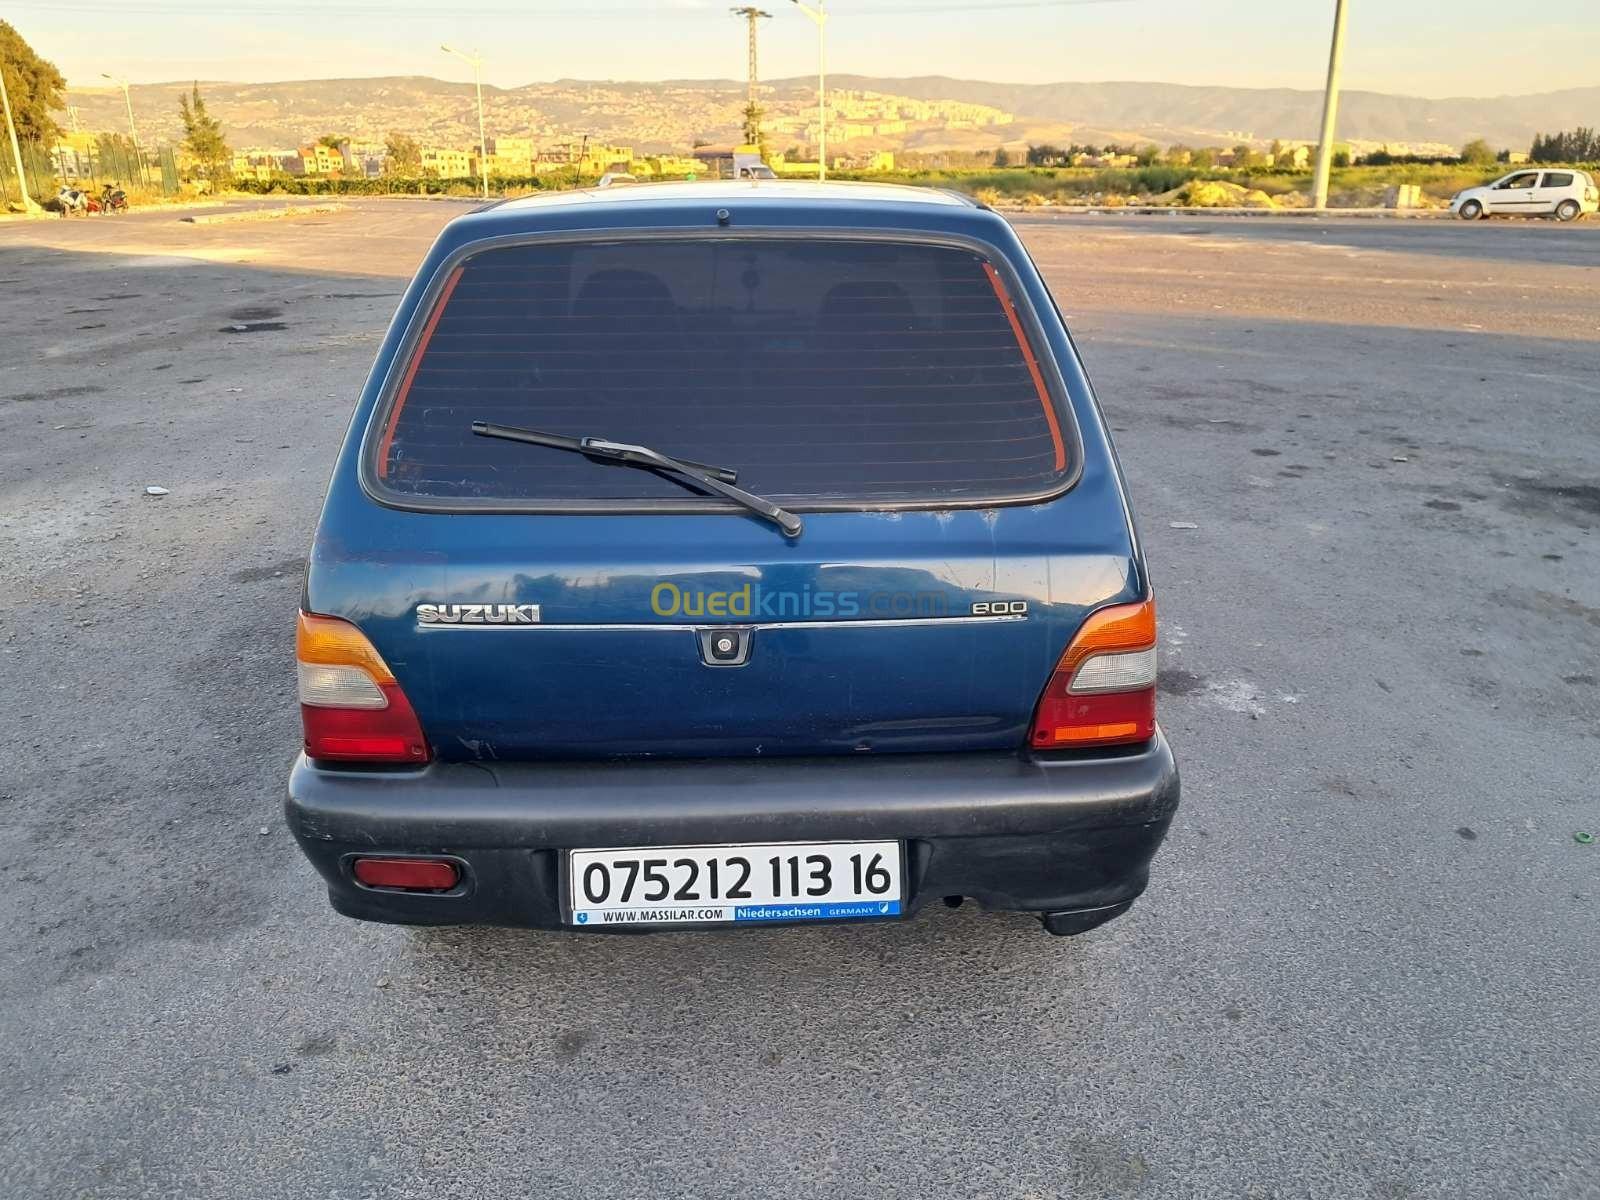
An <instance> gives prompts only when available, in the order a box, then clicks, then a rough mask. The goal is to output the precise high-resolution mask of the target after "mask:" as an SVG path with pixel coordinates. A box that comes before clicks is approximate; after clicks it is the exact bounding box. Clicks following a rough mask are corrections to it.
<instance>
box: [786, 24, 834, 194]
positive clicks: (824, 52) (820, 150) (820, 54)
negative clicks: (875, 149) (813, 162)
mask: <svg viewBox="0 0 1600 1200" xmlns="http://www.w3.org/2000/svg"><path fill="white" fill-rule="evenodd" d="M791 2H792V3H793V4H794V5H795V7H797V8H798V9H799V10H800V11H801V12H803V13H805V15H806V16H808V17H810V18H811V20H812V21H813V22H815V24H816V26H817V179H818V180H819V181H820V180H826V179H827V178H828V10H827V7H826V6H827V3H828V0H817V4H816V7H815V8H813V7H812V6H811V5H809V4H807V3H806V2H805V0H791Z"/></svg>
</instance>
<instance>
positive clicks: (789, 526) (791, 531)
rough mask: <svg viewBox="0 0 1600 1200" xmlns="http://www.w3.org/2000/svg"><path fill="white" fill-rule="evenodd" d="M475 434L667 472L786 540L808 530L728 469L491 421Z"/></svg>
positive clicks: (481, 424)
mask: <svg viewBox="0 0 1600 1200" xmlns="http://www.w3.org/2000/svg"><path fill="white" fill-rule="evenodd" d="M472 432H473V433H475V434H477V435H478V436H479V437H487V438H499V439H500V440H501V441H506V442H524V443H526V444H527V445H530V446H547V447H549V448H550V449H552V450H570V451H572V452H573V453H575V454H583V455H587V456H588V457H590V458H598V459H603V460H604V461H606V462H618V463H626V464H627V465H628V466H631V467H643V468H645V469H646V470H651V471H664V472H667V473H668V475H669V477H671V478H675V479H677V480H678V481H679V482H682V481H683V480H685V479H692V480H694V481H695V482H696V483H698V484H700V485H701V486H702V487H705V488H706V489H708V490H709V491H713V492H715V493H717V495H719V496H726V497H727V498H728V499H729V500H732V501H734V502H735V503H737V504H740V505H743V506H744V507H745V508H747V509H749V510H750V511H751V512H753V513H755V514H756V515H757V516H758V517H762V518H764V519H765V520H768V521H771V522H772V523H773V524H774V525H776V526H777V527H778V528H779V529H781V530H783V532H784V536H785V537H792V538H796V537H799V536H800V533H801V530H803V529H804V528H805V526H804V525H803V524H802V523H801V521H800V518H799V517H797V516H795V515H794V514H793V513H792V512H789V511H788V510H786V509H782V508H779V507H778V506H777V505H776V504H774V503H773V502H772V501H770V500H765V499H763V498H762V497H760V496H757V495H754V494H753V493H751V492H747V491H745V490H744V489H743V488H738V487H734V486H733V485H734V481H735V480H737V479H738V478H739V472H737V471H735V470H732V469H731V468H728V467H714V466H711V465H710V464H709V463H701V462H695V461H693V460H692V459H687V458H669V457H668V456H667V455H665V454H662V453H661V452H660V451H659V450H652V449H650V447H648V446H633V445H629V444H627V443H625V442H612V441H607V440H606V439H605V438H597V437H566V436H564V435H562V434H559V433H541V432H540V431H539V430H537V429H522V428H520V427H518V426H516V425H495V424H492V423H491V422H489V421H474V422H473V423H472Z"/></svg>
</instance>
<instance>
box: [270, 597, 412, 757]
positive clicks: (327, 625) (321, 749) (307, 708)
mask: <svg viewBox="0 0 1600 1200" xmlns="http://www.w3.org/2000/svg"><path fill="white" fill-rule="evenodd" d="M295 659H296V663H297V669H298V671H299V676H300V722H301V724H302V725H303V726H304V727H305V738H306V754H307V755H308V756H309V757H311V758H315V759H321V760H325V761H330V762H363V763H412V764H417V763H425V762H427V761H428V760H429V758H431V757H432V753H431V752H430V751H429V749H428V740H427V738H425V737H424V736H423V734H422V725H421V723H420V722H418V720H417V714H416V713H415V712H414V711H412V708H411V702H410V701H408V700H407V699H406V694H405V693H404V692H403V691H401V690H400V685H399V684H398V683H396V682H395V678H394V674H393V672H391V671H390V670H389V666H388V664H387V663H385V662H384V661H383V656H382V655H380V654H379V653H378V651H377V650H376V649H375V648H374V647H373V645H372V643H371V642H369V641H367V639H366V636H365V635H364V634H363V633H362V632H361V631H360V630H359V629H357V628H356V627H355V626H354V625H352V624H350V622H349V621H343V620H340V619H339V618H338V617H323V616H317V615H316V614H314V613H305V612H303V613H301V614H300V623H299V626H298V628H297V629H296V632H295Z"/></svg>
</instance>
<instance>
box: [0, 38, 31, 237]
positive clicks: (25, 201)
mask: <svg viewBox="0 0 1600 1200" xmlns="http://www.w3.org/2000/svg"><path fill="white" fill-rule="evenodd" d="M4 65H5V64H4V63H0V67H3V66H4ZM0 105H3V106H4V107H5V111H6V132H7V133H8V134H10V135H11V161H12V162H14V163H16V165H17V191H19V192H21V193H22V211H23V212H26V213H35V212H39V211H40V208H39V204H38V201H36V200H35V199H34V198H33V197H32V196H30V195H29V194H28V176H27V174H26V172H24V171H23V169H22V147H21V146H19V145H18V144H17V123H16V122H15V121H14V120H12V118H11V93H9V92H8V91H6V73H5V71H4V70H0Z"/></svg>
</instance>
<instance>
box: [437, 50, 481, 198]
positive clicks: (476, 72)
mask: <svg viewBox="0 0 1600 1200" xmlns="http://www.w3.org/2000/svg"><path fill="white" fill-rule="evenodd" d="M439 49H441V50H443V51H444V52H445V53H446V54H454V55H455V56H456V57H457V58H459V59H460V60H461V61H462V62H464V63H466V64H467V65H468V66H470V67H471V68H472V83H473V86H474V87H475V88H476V89H477V92H478V175H479V177H480V178H481V179H482V180H483V198H484V199H485V200H487V199H488V198H489V139H488V137H487V136H485V134H484V129H483V56H482V55H481V54H479V53H478V52H477V51H476V50H474V51H473V52H472V53H471V54H463V53H462V52H461V51H459V50H456V49H453V48H451V47H450V46H440V47H439Z"/></svg>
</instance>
